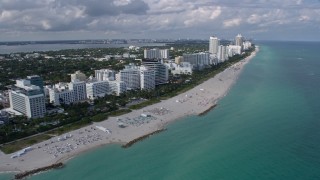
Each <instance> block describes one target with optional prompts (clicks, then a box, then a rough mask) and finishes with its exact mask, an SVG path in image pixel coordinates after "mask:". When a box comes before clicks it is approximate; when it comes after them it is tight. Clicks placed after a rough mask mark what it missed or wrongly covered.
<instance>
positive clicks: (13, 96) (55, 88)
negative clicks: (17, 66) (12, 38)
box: [9, 60, 169, 118]
mask: <svg viewBox="0 0 320 180" xmlns="http://www.w3.org/2000/svg"><path fill="white" fill-rule="evenodd" d="M168 78H169V75H168V68H167V66H165V65H164V63H163V61H158V60H143V61H142V62H141V66H136V65H134V64H129V65H126V66H125V68H124V69H122V70H120V71H119V72H118V73H116V72H115V71H114V70H110V69H101V70H95V77H92V76H91V77H89V78H87V77H86V75H85V74H83V73H81V72H80V71H77V72H75V73H74V74H71V82H69V83H61V82H60V83H58V84H55V85H52V86H44V85H43V81H42V78H41V77H40V76H37V75H34V76H28V77H27V78H26V79H19V80H16V84H15V85H14V86H12V87H11V89H10V91H9V101H10V109H11V110H13V111H14V112H15V113H16V114H21V115H26V116H27V117H29V118H38V117H44V116H45V114H46V105H45V104H46V98H48V99H49V102H50V103H52V104H53V105H55V106H57V105H61V104H71V103H76V102H81V101H86V100H88V99H91V100H93V99H95V98H99V97H104V96H105V95H111V94H113V95H120V94H121V93H123V92H125V91H127V90H137V89H141V90H152V89H154V88H155V87H156V85H160V84H165V83H167V82H168Z"/></svg>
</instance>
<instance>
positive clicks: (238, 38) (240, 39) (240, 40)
mask: <svg viewBox="0 0 320 180" xmlns="http://www.w3.org/2000/svg"><path fill="white" fill-rule="evenodd" d="M243 40H244V38H243V37H242V35H241V34H238V35H237V36H236V38H235V40H234V41H235V42H234V43H235V45H236V46H241V50H243Z"/></svg>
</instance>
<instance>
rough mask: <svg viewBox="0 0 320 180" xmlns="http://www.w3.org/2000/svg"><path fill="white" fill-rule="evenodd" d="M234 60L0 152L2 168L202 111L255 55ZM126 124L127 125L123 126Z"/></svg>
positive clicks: (127, 136) (67, 154)
mask: <svg viewBox="0 0 320 180" xmlns="http://www.w3.org/2000/svg"><path fill="white" fill-rule="evenodd" d="M257 51H258V47H256V51H255V52H253V53H252V54H251V56H249V57H247V58H246V59H244V60H242V61H240V62H238V63H236V64H234V65H233V66H231V67H229V68H227V69H225V70H224V71H223V72H221V73H219V74H217V75H216V76H215V77H214V78H211V79H209V80H207V81H205V82H204V83H202V84H200V85H198V86H196V87H194V88H193V89H191V90H189V91H187V92H185V93H183V94H180V95H177V96H175V97H173V98H170V99H168V100H163V101H161V102H160V103H157V104H154V105H151V106H148V107H145V108H142V109H140V110H135V111H132V112H131V113H128V114H125V115H121V116H118V117H111V118H109V119H108V120H105V121H103V122H99V123H94V124H92V125H90V126H87V127H84V128H81V129H78V130H75V131H72V132H69V133H67V134H63V135H61V136H57V137H53V138H51V139H49V140H47V141H44V142H41V143H38V144H35V145H33V146H31V148H32V149H26V151H25V152H23V153H20V155H19V156H17V155H18V152H16V153H13V154H8V155H6V154H3V153H2V152H0V162H1V163H0V172H8V171H19V172H21V171H27V170H32V169H36V168H40V167H44V166H48V165H51V164H54V163H57V162H65V161H67V160H68V159H70V158H72V157H74V156H76V155H78V154H80V153H82V152H85V151H88V150H92V149H94V148H96V147H99V146H103V145H107V144H110V143H118V144H126V143H128V142H130V141H132V140H134V139H136V138H138V137H141V136H144V135H146V134H150V133H152V132H155V131H158V130H161V129H164V128H165V127H166V125H167V124H169V123H170V122H173V121H175V120H177V119H180V118H182V117H185V116H189V115H199V114H201V113H202V112H205V111H206V110H208V109H210V108H211V107H212V106H214V105H215V104H217V103H218V101H219V100H220V99H221V98H223V97H224V96H225V95H226V94H227V93H228V91H229V89H230V88H231V87H232V85H233V84H234V83H235V82H236V80H237V78H238V77H239V75H240V73H241V71H242V70H243V67H244V66H245V65H246V64H247V63H248V62H249V61H250V60H251V59H252V58H253V57H254V56H255V55H256V53H257ZM119 124H120V125H123V126H124V127H120V126H119Z"/></svg>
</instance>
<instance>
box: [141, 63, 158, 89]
mask: <svg viewBox="0 0 320 180" xmlns="http://www.w3.org/2000/svg"><path fill="white" fill-rule="evenodd" d="M140 86H141V87H140V88H141V90H143V89H146V90H151V89H155V87H156V74H155V72H154V71H153V70H150V69H148V68H147V67H145V66H141V67H140Z"/></svg>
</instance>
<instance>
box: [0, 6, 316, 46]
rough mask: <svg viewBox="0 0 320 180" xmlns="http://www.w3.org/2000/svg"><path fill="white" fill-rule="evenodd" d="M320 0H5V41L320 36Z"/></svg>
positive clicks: (0, 15) (0, 21)
mask: <svg viewBox="0 0 320 180" xmlns="http://www.w3.org/2000/svg"><path fill="white" fill-rule="evenodd" d="M319 30H320V1H319V0H284V1H276V0H259V1H255V0H242V1H236V0H230V1H227V2H225V1H223V0H215V1H214V2H212V0H199V1H196V2H195V1H192V0H176V1H168V0H148V1H147V0H113V1H112V0H110V1H103V0H91V1H86V0H70V1H65V0H23V1H19V0H0V41H29V40H34V41H37V40H78V39H80V40H81V39H114V38H123V39H130V38H154V39H161V38H173V39H179V38H182V39H187V38H190V39H206V38H208V37H209V36H213V35H215V36H218V37H221V39H232V38H234V36H235V35H236V34H238V33H241V34H242V35H243V36H244V37H246V38H253V39H255V40H307V41H320V34H319V33H318V32H319Z"/></svg>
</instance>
